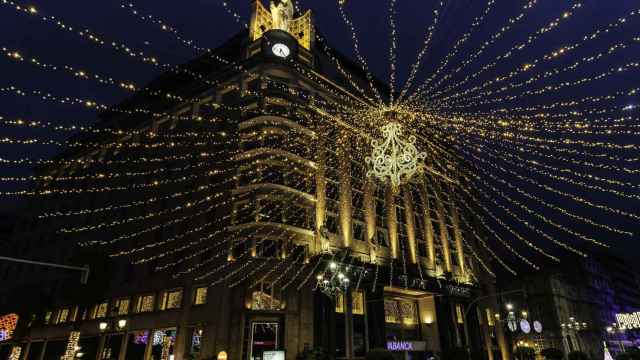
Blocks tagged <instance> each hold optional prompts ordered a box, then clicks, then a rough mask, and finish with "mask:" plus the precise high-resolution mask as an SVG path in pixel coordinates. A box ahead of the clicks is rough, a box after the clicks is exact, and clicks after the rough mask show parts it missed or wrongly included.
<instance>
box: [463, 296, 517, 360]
mask: <svg viewBox="0 0 640 360" xmlns="http://www.w3.org/2000/svg"><path fill="white" fill-rule="evenodd" d="M514 293H522V294H524V296H525V297H526V296H527V292H526V290H525V289H516V290H509V291H502V292H498V293H495V294H490V295H483V296H479V297H477V298H475V299H473V300H472V301H471V302H470V303H469V304H468V305H467V308H466V309H465V311H464V324H465V336H466V338H467V356H468V358H469V360H471V344H470V343H469V334H468V330H467V324H468V322H467V317H468V316H469V311H470V310H471V308H472V305H474V304H476V303H477V302H478V301H480V300H484V299H490V298H493V297H498V296H502V295H508V294H514ZM505 307H506V309H507V311H509V312H513V308H514V307H513V304H512V303H507V304H506V305H505ZM495 315H496V320H497V321H498V322H500V321H501V320H500V314H499V313H496V314H495Z"/></svg>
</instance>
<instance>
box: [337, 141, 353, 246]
mask: <svg viewBox="0 0 640 360" xmlns="http://www.w3.org/2000/svg"><path fill="white" fill-rule="evenodd" d="M337 154H338V176H339V183H340V190H339V191H340V194H339V197H338V201H339V204H340V205H339V213H340V214H339V219H340V220H339V226H340V235H341V239H340V240H341V245H342V246H344V247H350V246H351V238H352V234H351V233H352V232H353V227H352V225H351V222H352V217H351V213H352V209H351V205H352V204H351V197H352V195H351V157H350V154H351V146H350V144H349V137H348V134H347V133H346V132H342V133H341V134H340V138H339V140H338V145H337Z"/></svg>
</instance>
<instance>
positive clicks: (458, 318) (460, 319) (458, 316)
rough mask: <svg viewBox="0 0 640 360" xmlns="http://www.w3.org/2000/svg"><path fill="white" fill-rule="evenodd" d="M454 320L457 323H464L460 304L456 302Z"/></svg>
mask: <svg viewBox="0 0 640 360" xmlns="http://www.w3.org/2000/svg"><path fill="white" fill-rule="evenodd" d="M456 322H457V323H458V324H464V317H463V316H462V305H460V304H456Z"/></svg>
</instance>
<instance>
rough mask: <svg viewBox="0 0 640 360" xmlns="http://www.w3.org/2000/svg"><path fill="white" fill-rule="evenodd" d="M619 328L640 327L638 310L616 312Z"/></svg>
mask: <svg viewBox="0 0 640 360" xmlns="http://www.w3.org/2000/svg"><path fill="white" fill-rule="evenodd" d="M616 320H618V325H619V326H620V328H621V329H640V311H636V312H634V313H628V314H616Z"/></svg>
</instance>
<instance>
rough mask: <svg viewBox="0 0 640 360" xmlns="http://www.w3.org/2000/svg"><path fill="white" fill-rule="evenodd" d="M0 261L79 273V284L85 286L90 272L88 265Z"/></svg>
mask: <svg viewBox="0 0 640 360" xmlns="http://www.w3.org/2000/svg"><path fill="white" fill-rule="evenodd" d="M0 260H4V261H11V262H17V263H22V264H30V265H39V266H48V267H53V268H58V269H66V270H75V271H81V272H82V274H81V275H80V283H81V284H86V283H87V281H88V280H89V271H90V270H89V265H85V266H71V265H63V264H55V263H49V262H44V261H34V260H27V259H18V258H12V257H8V256H0Z"/></svg>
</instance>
